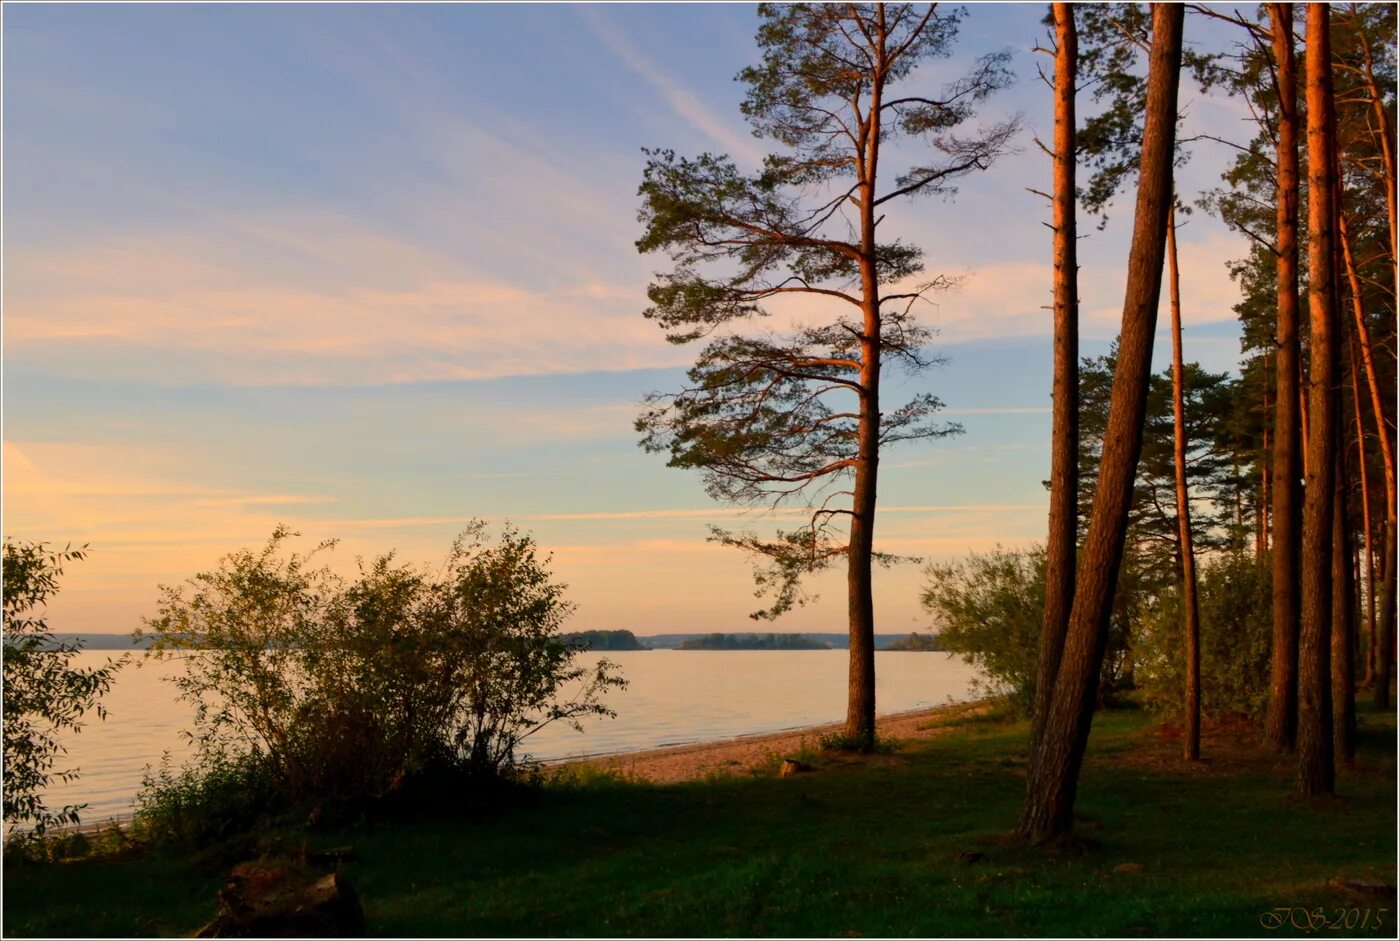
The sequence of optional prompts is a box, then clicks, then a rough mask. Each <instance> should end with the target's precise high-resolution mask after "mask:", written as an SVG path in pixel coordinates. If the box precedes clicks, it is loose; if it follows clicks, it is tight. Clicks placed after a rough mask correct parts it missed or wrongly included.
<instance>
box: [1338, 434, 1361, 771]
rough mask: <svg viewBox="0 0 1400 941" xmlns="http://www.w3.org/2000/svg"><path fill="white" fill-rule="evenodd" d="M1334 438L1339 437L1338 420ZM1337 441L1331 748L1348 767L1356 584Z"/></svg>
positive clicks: (1352, 749) (1352, 744) (1352, 750)
mask: <svg viewBox="0 0 1400 941" xmlns="http://www.w3.org/2000/svg"><path fill="white" fill-rule="evenodd" d="M1337 437H1338V438H1341V437H1342V434H1341V427H1340V423H1339V427H1338V429H1337ZM1340 444H1341V442H1340V441H1339V442H1338V445H1339V447H1338V448H1337V469H1336V475H1337V480H1336V485H1335V487H1334V488H1333V493H1334V497H1333V503H1332V747H1333V749H1334V751H1335V754H1334V759H1335V761H1336V763H1337V764H1338V765H1340V766H1342V767H1344V768H1350V767H1352V766H1353V765H1354V764H1355V763H1356V761H1355V760H1356V648H1355V646H1354V638H1355V636H1356V633H1355V627H1356V625H1355V607H1354V604H1355V598H1356V595H1355V591H1356V585H1355V583H1354V582H1353V580H1352V578H1353V571H1352V564H1353V552H1352V549H1353V546H1352V538H1351V527H1350V526H1348V525H1347V499H1346V495H1347V489H1348V488H1347V476H1346V472H1345V470H1346V460H1345V458H1344V455H1345V453H1346V448H1343V447H1340Z"/></svg>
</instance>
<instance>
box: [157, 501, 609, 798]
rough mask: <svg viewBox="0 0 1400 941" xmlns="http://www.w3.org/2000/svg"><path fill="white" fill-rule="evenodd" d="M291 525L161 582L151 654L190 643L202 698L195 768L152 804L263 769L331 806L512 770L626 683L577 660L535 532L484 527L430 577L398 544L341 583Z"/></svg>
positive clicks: (193, 687)
mask: <svg viewBox="0 0 1400 941" xmlns="http://www.w3.org/2000/svg"><path fill="white" fill-rule="evenodd" d="M292 535H293V534H292V533H290V532H288V531H287V530H286V529H284V528H279V529H277V530H276V531H275V532H274V533H273V535H272V538H271V539H270V540H269V541H268V543H267V545H266V546H264V547H263V549H262V550H260V551H258V552H252V551H246V550H245V551H240V552H235V553H233V554H231V555H229V556H226V557H225V558H224V559H223V560H222V562H221V564H220V567H219V568H218V569H217V570H215V571H213V572H205V573H201V574H199V575H196V576H195V577H194V578H192V579H190V580H189V581H188V582H186V583H185V584H183V585H179V586H175V587H168V588H163V589H162V599H161V602H160V609H159V613H158V615H157V616H156V617H155V618H152V619H151V620H150V621H149V622H148V626H149V628H150V630H151V632H153V633H154V634H155V636H156V643H155V647H154V649H155V651H156V655H157V656H160V655H164V654H165V653H166V652H169V651H172V650H177V649H187V650H190V651H191V654H190V655H189V656H188V657H186V658H185V661H184V662H185V672H184V674H183V675H181V676H179V677H177V678H176V679H175V682H176V684H177V686H178V688H179V690H180V696H181V698H183V699H185V700H188V701H190V702H192V703H193V704H194V705H195V707H196V714H195V728H194V732H193V736H194V741H195V745H196V761H197V764H196V767H195V770H194V771H193V772H192V775H193V776H185V775H181V776H167V777H166V778H163V779H161V778H157V779H155V780H154V781H153V782H152V785H151V787H149V788H148V792H149V795H148V797H147V799H146V804H147V805H148V806H149V807H151V808H152V812H153V813H155V812H157V811H158V810H159V809H160V808H162V807H166V806H170V807H177V808H178V807H184V806H186V805H187V804H189V803H190V802H195V803H198V802H199V801H201V800H205V799H206V798H207V799H214V797H215V796H216V795H217V793H219V792H218V788H219V787H220V786H221V785H220V784H219V781H220V780H222V779H223V778H228V777H230V776H232V777H235V778H236V777H238V776H240V775H248V774H253V773H256V774H257V775H258V776H259V780H260V781H261V780H263V778H265V779H266V783H267V787H268V788H269V789H270V792H271V793H273V794H275V796H276V800H277V801H279V802H281V803H282V804H283V805H290V804H295V803H298V802H303V803H307V802H314V803H316V804H317V805H318V806H321V807H334V806H343V805H346V804H357V803H362V802H365V801H373V800H376V799H379V798H382V797H384V796H385V795H387V794H389V793H390V792H391V791H396V790H402V788H403V787H404V786H405V784H406V782H410V781H411V780H412V779H414V778H415V777H416V776H421V775H423V774H427V773H429V772H430V771H431V772H432V773H434V774H439V775H446V776H448V777H451V778H453V779H457V778H460V779H461V780H465V781H471V780H478V781H479V780H482V779H484V778H499V777H503V776H512V775H514V774H516V773H517V771H518V770H519V769H520V767H521V766H522V765H523V764H526V763H528V761H529V757H528V755H526V754H524V753H523V752H522V744H523V742H524V741H525V740H526V739H527V738H528V737H529V736H530V735H532V734H533V733H534V732H536V731H538V730H539V729H541V728H543V727H545V726H546V725H549V724H551V723H553V722H565V723H569V724H572V725H574V726H575V727H576V728H579V729H581V728H582V726H581V722H580V720H581V719H582V718H583V717H585V716H588V715H611V714H612V712H611V710H610V709H608V708H607V707H606V706H604V705H603V703H602V701H601V698H602V695H603V694H604V693H605V692H606V691H607V690H608V689H610V688H613V687H618V686H622V685H624V681H623V680H622V679H621V678H620V677H618V676H617V675H616V673H615V669H616V667H615V666H614V665H613V664H611V663H610V662H608V661H606V660H603V661H600V662H599V663H598V665H597V666H594V667H586V666H581V665H578V664H576V663H575V662H574V658H575V656H576V655H577V653H578V650H579V648H578V647H577V646H576V645H571V644H568V643H565V642H563V641H562V640H561V639H560V637H559V628H560V626H561V625H562V623H563V621H564V619H565V618H566V617H567V615H568V614H569V612H570V611H571V610H572V608H571V606H570V605H569V604H568V602H567V601H565V600H564V597H563V592H564V586H562V585H560V584H558V583H556V582H554V581H552V580H551V577H550V574H549V572H548V569H547V562H548V559H545V560H541V559H539V558H538V555H537V550H536V547H535V543H534V541H533V540H532V539H531V538H530V537H529V536H526V535H522V534H519V533H517V532H516V531H515V530H512V529H509V528H508V529H506V530H505V531H504V532H503V533H502V534H501V535H500V536H499V538H498V539H497V540H496V541H494V542H488V541H487V539H486V535H485V527H484V525H483V524H475V525H473V526H472V527H471V528H470V529H469V530H468V531H467V532H466V533H464V534H463V535H462V536H461V537H460V538H459V539H458V540H457V541H456V542H455V543H454V544H453V546H452V549H451V551H450V552H449V554H448V557H447V560H446V562H445V563H444V565H443V566H442V567H441V569H439V570H438V572H437V573H436V574H430V573H429V572H426V571H421V570H419V569H416V568H414V567H412V566H408V565H403V564H400V563H397V562H396V561H395V559H394V556H393V555H392V553H391V554H388V555H385V556H382V557H380V558H378V559H375V560H374V561H373V562H371V563H369V564H363V563H362V564H361V566H360V571H359V575H358V577H357V578H355V579H354V580H352V581H346V580H345V579H342V578H341V577H339V576H337V575H336V574H334V573H333V572H331V571H330V570H329V569H328V568H325V567H321V568H317V567H314V557H315V556H316V555H318V554H319V553H322V552H326V551H328V550H329V549H330V548H331V546H332V544H329V543H327V544H322V545H321V546H318V547H317V548H316V549H315V550H313V551H312V552H311V553H309V554H307V555H298V554H296V553H291V554H287V553H286V552H285V551H284V546H285V543H286V542H287V540H288V539H290V538H291V537H292ZM210 779H212V780H210ZM261 786H262V785H260V787H261ZM187 798H188V799H187Z"/></svg>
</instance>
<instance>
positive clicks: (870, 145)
mask: <svg viewBox="0 0 1400 941" xmlns="http://www.w3.org/2000/svg"><path fill="white" fill-rule="evenodd" d="M880 48H884V36H883V35H881V37H880ZM883 87H884V86H883V80H877V81H876V82H875V83H874V85H873V87H872V88H871V90H870V117H869V126H868V130H867V133H868V135H869V136H868V139H867V141H866V145H865V150H864V153H863V155H862V157H863V159H862V160H861V161H860V165H861V194H860V200H859V206H860V251H861V262H860V279H861V295H862V299H863V301H864V303H863V305H862V312H863V315H864V323H863V324H862V328H863V329H862V335H861V337H860V351H861V352H860V363H861V366H860V385H861V392H860V396H861V398H860V433H859V435H860V436H859V440H858V442H857V452H858V453H857V456H856V457H857V459H856V472H855V483H854V487H853V488H852V497H851V534H850V543H849V545H848V546H847V550H846V552H847V564H848V566H849V567H848V569H847V579H846V582H847V583H846V589H847V605H848V616H849V621H850V635H851V649H850V672H849V676H848V680H847V699H846V730H845V731H846V741H847V744H848V746H849V747H852V748H854V749H856V750H858V751H863V752H868V751H872V750H873V749H874V748H875V591H874V584H873V582H872V575H873V572H872V567H873V564H874V557H875V504H876V496H877V484H878V481H879V470H880V341H881V337H880V332H881V322H880V279H879V275H878V272H879V267H878V262H877V259H876V252H877V250H878V247H877V245H876V240H875V227H876V225H877V221H876V218H875V199H876V192H875V182H876V180H878V179H879V172H878V171H879V165H880V109H881V93H882V91H883Z"/></svg>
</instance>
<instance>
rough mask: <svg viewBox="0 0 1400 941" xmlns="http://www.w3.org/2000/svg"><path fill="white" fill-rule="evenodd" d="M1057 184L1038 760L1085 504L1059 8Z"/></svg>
mask: <svg viewBox="0 0 1400 941" xmlns="http://www.w3.org/2000/svg"><path fill="white" fill-rule="evenodd" d="M1052 10H1053V14H1054V18H1055V141H1054V153H1055V179H1054V189H1053V192H1052V203H1053V209H1052V213H1053V216H1052V218H1053V226H1054V233H1055V238H1054V245H1053V252H1054V262H1055V285H1054V294H1055V378H1054V388H1053V392H1052V406H1053V410H1054V413H1053V415H1052V416H1051V432H1050V534H1049V539H1048V540H1047V542H1046V547H1045V611H1044V613H1043V620H1042V622H1041V627H1040V659H1039V661H1038V663H1037V667H1036V678H1035V704H1034V709H1033V712H1032V722H1031V752H1032V753H1034V751H1035V749H1036V747H1037V745H1038V743H1039V741H1040V735H1041V732H1042V730H1043V729H1044V727H1045V717H1046V714H1047V713H1048V712H1049V709H1050V697H1051V693H1052V692H1053V691H1054V688H1055V676H1056V674H1057V673H1058V672H1059V669H1060V652H1061V650H1062V649H1063V648H1064V643H1065V629H1066V627H1067V626H1068V624H1069V611H1070V605H1071V604H1073V602H1074V567H1075V541H1076V539H1077V538H1078V535H1079V533H1078V525H1079V516H1078V512H1079V511H1078V505H1079V263H1078V260H1077V253H1076V245H1075V243H1076V240H1077V225H1076V218H1075V198H1074V168H1075V153H1074V151H1075V144H1074V137H1075V127H1074V93H1075V81H1076V73H1077V70H1078V58H1079V39H1078V33H1077V31H1076V30H1075V25H1074V10H1073V5H1072V4H1069V3H1056V4H1053V6H1052Z"/></svg>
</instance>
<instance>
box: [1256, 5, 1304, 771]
mask: <svg viewBox="0 0 1400 941" xmlns="http://www.w3.org/2000/svg"><path fill="white" fill-rule="evenodd" d="M1269 24H1270V28H1271V32H1272V35H1273V50H1274V63H1275V71H1276V74H1277V75H1278V91H1279V120H1278V148H1277V153H1276V160H1277V166H1278V199H1277V213H1276V219H1275V226H1276V229H1275V236H1274V238H1275V243H1276V248H1277V250H1278V254H1277V256H1276V261H1275V279H1276V291H1277V295H1278V301H1277V303H1278V320H1277V324H1276V329H1275V343H1276V345H1277V347H1278V350H1277V356H1276V357H1275V359H1274V386H1275V395H1274V403H1275V404H1274V453H1273V494H1272V496H1273V525H1274V539H1273V554H1272V556H1271V562H1270V564H1271V566H1272V569H1273V649H1272V653H1271V656H1270V662H1269V711H1268V717H1267V720H1266V725H1265V728H1266V732H1265V735H1266V738H1267V740H1268V742H1269V743H1270V744H1271V745H1273V746H1274V747H1275V748H1277V749H1279V750H1281V751H1287V750H1289V749H1291V748H1292V747H1293V741H1294V735H1295V733H1296V729H1297V713H1298V566H1299V549H1300V545H1299V535H1300V532H1301V529H1302V502H1303V501H1302V497H1303V490H1302V479H1301V478H1302V456H1301V449H1300V441H1299V439H1300V437H1301V431H1300V429H1301V421H1300V419H1299V414H1300V411H1299V410H1300V402H1299V395H1300V391H1299V382H1298V376H1299V369H1300V362H1299V350H1298V88H1297V71H1296V67H1295V66H1296V63H1295V60H1294V55H1293V6H1292V4H1288V3H1271V4H1269Z"/></svg>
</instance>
